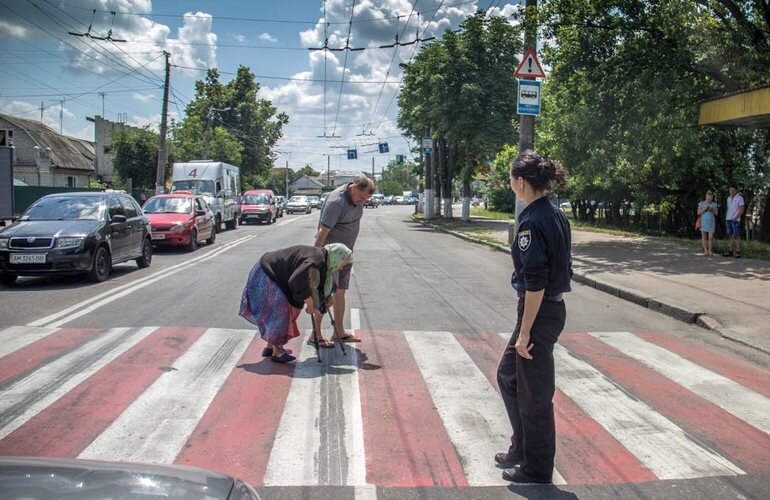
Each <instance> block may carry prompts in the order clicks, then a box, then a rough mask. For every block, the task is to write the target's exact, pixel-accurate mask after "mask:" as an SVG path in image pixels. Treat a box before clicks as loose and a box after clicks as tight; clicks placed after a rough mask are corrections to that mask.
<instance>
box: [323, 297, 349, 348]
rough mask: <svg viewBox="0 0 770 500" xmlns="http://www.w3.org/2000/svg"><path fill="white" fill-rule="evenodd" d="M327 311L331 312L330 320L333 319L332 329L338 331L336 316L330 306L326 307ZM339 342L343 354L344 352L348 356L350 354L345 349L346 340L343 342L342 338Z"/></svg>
mask: <svg viewBox="0 0 770 500" xmlns="http://www.w3.org/2000/svg"><path fill="white" fill-rule="evenodd" d="M326 312H327V313H328V314H329V319H330V320H331V322H332V330H333V331H335V332H336V331H337V327H336V326H334V316H332V311H331V309H329V308H328V307H327V308H326ZM339 344H340V347H341V348H342V354H343V355H344V356H347V355H348V353H347V351H346V350H345V342H343V341H342V340H340V342H339Z"/></svg>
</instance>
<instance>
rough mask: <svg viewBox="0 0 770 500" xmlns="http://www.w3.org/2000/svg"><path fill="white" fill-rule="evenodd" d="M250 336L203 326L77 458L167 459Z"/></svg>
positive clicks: (192, 426)
mask: <svg viewBox="0 0 770 500" xmlns="http://www.w3.org/2000/svg"><path fill="white" fill-rule="evenodd" d="M254 334H255V333H254V331H253V330H228V329H220V328H210V329H208V330H206V332H205V333H204V334H203V336H201V338H199V339H198V340H197V341H196V342H195V344H193V345H192V346H191V347H190V349H189V350H188V351H187V352H185V353H184V354H183V355H182V356H181V357H180V358H179V359H178V360H177V361H176V362H175V363H174V365H173V368H174V370H172V371H168V372H166V373H164V374H163V375H162V376H161V377H160V378H159V379H158V380H157V381H156V382H155V383H154V384H153V385H152V386H150V387H149V388H148V389H147V390H146V391H145V392H144V393H142V395H141V396H139V397H138V398H137V399H136V400H134V402H133V403H131V405H130V406H129V407H128V408H126V410H125V411H124V412H123V413H122V414H121V415H120V417H118V418H117V419H116V420H115V421H114V422H113V423H112V424H111V425H110V426H109V427H108V428H107V429H106V430H105V431H104V432H103V433H102V434H100V435H99V437H98V438H96V439H95V440H94V441H93V442H92V443H91V444H90V445H89V446H88V448H86V449H85V450H84V451H83V452H82V453H81V454H80V456H79V457H78V458H87V459H93V460H110V461H126V462H148V463H172V462H173V461H174V459H175V458H176V456H177V455H178V454H179V451H180V450H181V449H182V447H183V446H184V444H185V442H186V441H187V439H188V437H189V435H190V434H191V433H192V432H193V430H195V426H196V425H197V424H198V421H199V420H200V418H201V417H202V416H203V414H204V412H205V411H206V409H207V408H208V407H209V405H210V404H211V401H212V400H213V399H214V397H215V396H216V394H217V392H218V391H219V389H220V388H221V387H222V384H224V382H225V380H226V379H227V377H228V375H230V373H231V372H232V370H233V367H234V366H235V365H236V363H237V362H238V360H239V359H240V358H241V356H242V355H243V352H244V351H245V350H246V347H248V345H249V343H250V342H251V340H252V338H253V336H254Z"/></svg>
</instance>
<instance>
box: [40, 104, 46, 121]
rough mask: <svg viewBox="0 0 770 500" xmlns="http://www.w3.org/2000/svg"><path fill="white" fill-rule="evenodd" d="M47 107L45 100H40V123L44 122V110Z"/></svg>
mask: <svg viewBox="0 0 770 500" xmlns="http://www.w3.org/2000/svg"><path fill="white" fill-rule="evenodd" d="M44 109H45V106H44V105H43V101H40V123H43V110H44Z"/></svg>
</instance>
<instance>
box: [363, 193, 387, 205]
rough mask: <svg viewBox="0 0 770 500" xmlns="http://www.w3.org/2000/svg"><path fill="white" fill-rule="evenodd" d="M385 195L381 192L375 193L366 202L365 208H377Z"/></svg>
mask: <svg viewBox="0 0 770 500" xmlns="http://www.w3.org/2000/svg"><path fill="white" fill-rule="evenodd" d="M382 198H383V196H382V195H381V194H373V195H372V196H371V197H370V198H369V199H368V200H366V201H365V202H364V208H366V207H371V208H377V207H379V206H380V203H381V202H382Z"/></svg>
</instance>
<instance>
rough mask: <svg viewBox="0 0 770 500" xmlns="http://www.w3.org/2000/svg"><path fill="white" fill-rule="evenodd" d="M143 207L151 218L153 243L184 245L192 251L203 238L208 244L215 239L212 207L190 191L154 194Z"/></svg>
mask: <svg viewBox="0 0 770 500" xmlns="http://www.w3.org/2000/svg"><path fill="white" fill-rule="evenodd" d="M142 208H143V209H144V213H145V215H147V217H149V218H150V225H151V226H152V243H153V245H175V246H185V247H187V249H188V250H190V251H193V250H195V249H196V248H198V243H200V242H202V241H205V242H206V243H208V244H209V245H210V244H212V243H214V241H215V240H216V237H217V232H216V227H215V225H214V214H213V212H212V211H211V208H209V206H208V204H207V203H206V201H205V200H204V199H203V198H202V197H200V196H195V195H194V194H192V193H191V192H189V191H186V192H185V191H174V192H173V193H171V194H159V195H156V196H153V197H152V198H150V199H148V200H147V201H146V202H145V203H144V206H143V207H142Z"/></svg>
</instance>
